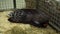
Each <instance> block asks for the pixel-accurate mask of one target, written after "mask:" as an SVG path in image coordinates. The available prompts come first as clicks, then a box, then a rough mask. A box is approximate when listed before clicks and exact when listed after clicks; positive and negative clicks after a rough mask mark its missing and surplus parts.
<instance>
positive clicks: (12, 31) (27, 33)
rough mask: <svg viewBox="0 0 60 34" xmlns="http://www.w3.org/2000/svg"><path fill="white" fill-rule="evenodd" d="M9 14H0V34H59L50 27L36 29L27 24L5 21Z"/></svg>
mask: <svg viewBox="0 0 60 34" xmlns="http://www.w3.org/2000/svg"><path fill="white" fill-rule="evenodd" d="M10 12H11V11H4V12H0V34H59V33H56V31H55V30H53V29H52V28H51V27H50V26H48V27H47V28H37V27H34V26H31V25H29V24H22V23H11V22H9V21H8V20H7V19H8V14H9V13H10Z"/></svg>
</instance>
